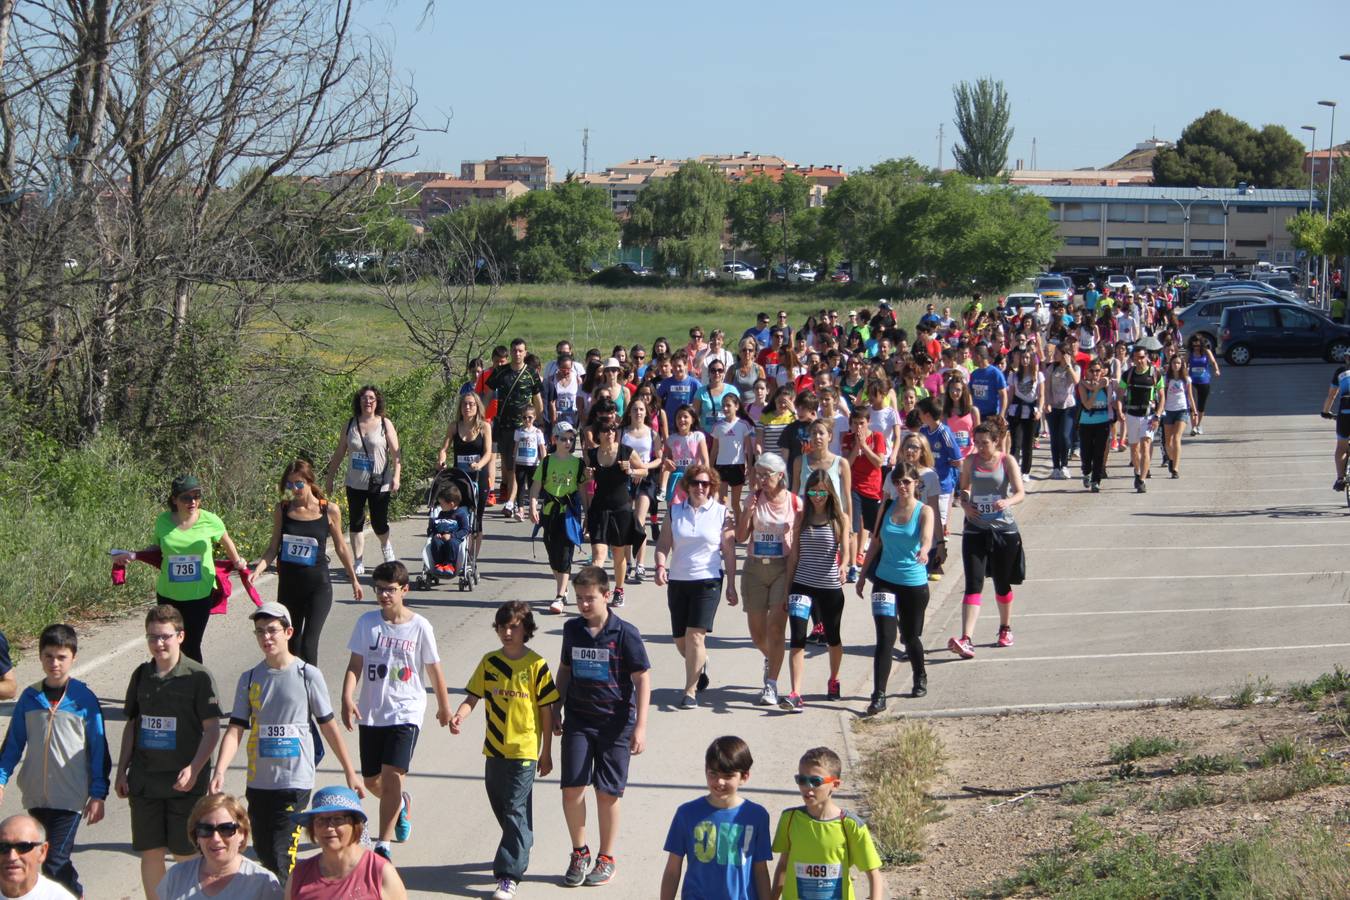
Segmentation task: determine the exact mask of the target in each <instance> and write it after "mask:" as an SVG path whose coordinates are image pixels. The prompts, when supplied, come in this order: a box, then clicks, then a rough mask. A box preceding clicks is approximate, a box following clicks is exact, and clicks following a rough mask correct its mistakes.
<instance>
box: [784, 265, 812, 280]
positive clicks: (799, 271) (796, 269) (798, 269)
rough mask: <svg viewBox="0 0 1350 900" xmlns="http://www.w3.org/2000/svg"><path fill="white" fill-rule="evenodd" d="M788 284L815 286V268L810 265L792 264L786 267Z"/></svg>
mask: <svg viewBox="0 0 1350 900" xmlns="http://www.w3.org/2000/svg"><path fill="white" fill-rule="evenodd" d="M787 280H788V284H815V283H816V268H815V266H813V265H811V264H810V263H793V264H792V265H790V266H788V271H787Z"/></svg>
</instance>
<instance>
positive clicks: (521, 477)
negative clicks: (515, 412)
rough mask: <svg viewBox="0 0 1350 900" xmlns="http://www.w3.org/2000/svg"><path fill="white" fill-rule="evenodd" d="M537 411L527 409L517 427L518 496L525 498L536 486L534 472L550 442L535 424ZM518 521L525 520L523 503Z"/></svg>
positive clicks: (517, 508) (517, 513) (519, 506)
mask: <svg viewBox="0 0 1350 900" xmlns="http://www.w3.org/2000/svg"><path fill="white" fill-rule="evenodd" d="M534 421H535V411H534V409H533V408H529V409H526V410H525V412H524V413H523V414H522V418H521V420H520V427H519V428H517V429H516V496H517V497H518V498H520V499H521V500H524V499H525V498H526V497H528V496H529V495H530V490H531V489H532V488H533V487H534V473H535V472H536V471H537V470H538V469H539V460H540V459H542V458H543V457H544V454H546V453H548V444H547V442H545V440H544V433H543V432H542V431H540V430H539V428H538V426H536V425H535V424H534ZM515 518H516V521H517V522H523V521H525V507H524V504H523V503H521V504H520V505H518V506H517V507H516V515H515Z"/></svg>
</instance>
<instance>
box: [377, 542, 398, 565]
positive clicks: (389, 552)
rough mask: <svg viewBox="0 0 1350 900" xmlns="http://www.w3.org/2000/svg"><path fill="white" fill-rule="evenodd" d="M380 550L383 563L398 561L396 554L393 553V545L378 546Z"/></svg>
mask: <svg viewBox="0 0 1350 900" xmlns="http://www.w3.org/2000/svg"><path fill="white" fill-rule="evenodd" d="M380 549H381V550H382V551H384V561H385V562H397V561H398V554H397V553H395V552H394V545H393V544H383V545H381V546H380Z"/></svg>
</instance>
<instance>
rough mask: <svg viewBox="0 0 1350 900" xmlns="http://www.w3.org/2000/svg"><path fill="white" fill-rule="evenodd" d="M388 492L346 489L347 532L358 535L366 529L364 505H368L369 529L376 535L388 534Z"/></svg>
mask: <svg viewBox="0 0 1350 900" xmlns="http://www.w3.org/2000/svg"><path fill="white" fill-rule="evenodd" d="M389 496H390V494H389V492H388V491H381V490H378V489H374V490H370V489H366V490H358V489H357V488H353V487H349V488H347V509H348V510H350V515H349V516H348V518H349V519H350V524H348V525H347V531H349V532H350V533H352V534H360V533H361V532H362V531H364V530H365V528H366V504H367V503H369V504H370V527H371V528H374V529H375V533H376V534H388V533H389Z"/></svg>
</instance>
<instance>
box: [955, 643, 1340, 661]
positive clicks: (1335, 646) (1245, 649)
mask: <svg viewBox="0 0 1350 900" xmlns="http://www.w3.org/2000/svg"><path fill="white" fill-rule="evenodd" d="M1345 647H1350V644H1294V645H1290V646H1286V647H1206V648H1204V649H1201V650H1141V651H1138V652H1135V653H1081V654H1077V655H1074V656H997V655H996V656H994V657H988V656H982V657H979V658H977V659H974V660H963V662H977V663H980V662H986V663H989V662H1068V661H1072V660H1079V659H1128V658H1131V657H1137V656H1195V655H1197V654H1213V653H1275V652H1282V651H1287V650H1336V649H1341V648H1345Z"/></svg>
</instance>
